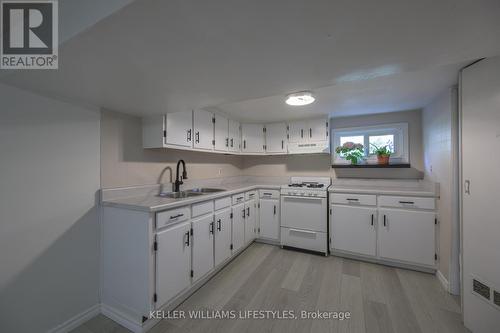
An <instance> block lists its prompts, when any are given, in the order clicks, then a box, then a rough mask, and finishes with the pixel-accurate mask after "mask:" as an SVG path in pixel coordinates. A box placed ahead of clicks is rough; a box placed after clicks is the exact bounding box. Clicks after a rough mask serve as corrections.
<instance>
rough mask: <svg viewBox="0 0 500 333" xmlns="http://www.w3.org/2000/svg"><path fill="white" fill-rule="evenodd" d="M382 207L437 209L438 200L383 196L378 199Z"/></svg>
mask: <svg viewBox="0 0 500 333" xmlns="http://www.w3.org/2000/svg"><path fill="white" fill-rule="evenodd" d="M378 203H379V206H380V207H395V208H416V209H432V210H433V209H435V207H436V200H435V199H434V198H419V197H396V196H386V195H382V196H380V197H379V198H378Z"/></svg>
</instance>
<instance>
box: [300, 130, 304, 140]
mask: <svg viewBox="0 0 500 333" xmlns="http://www.w3.org/2000/svg"><path fill="white" fill-rule="evenodd" d="M300 137H301V138H303V137H304V130H303V129H301V130H300Z"/></svg>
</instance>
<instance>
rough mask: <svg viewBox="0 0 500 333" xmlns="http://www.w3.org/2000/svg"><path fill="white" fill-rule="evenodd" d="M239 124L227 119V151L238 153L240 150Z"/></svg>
mask: <svg viewBox="0 0 500 333" xmlns="http://www.w3.org/2000/svg"><path fill="white" fill-rule="evenodd" d="M240 142H241V133H240V123H239V122H237V121H234V120H231V119H229V151H233V152H238V151H240V149H241V146H240V144H241V143H240Z"/></svg>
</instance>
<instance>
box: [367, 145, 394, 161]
mask: <svg viewBox="0 0 500 333" xmlns="http://www.w3.org/2000/svg"><path fill="white" fill-rule="evenodd" d="M371 145H372V146H373V148H375V149H374V150H373V153H374V154H375V155H377V162H378V164H382V165H387V164H389V158H390V157H391V147H390V146H389V145H385V146H376V145H374V144H373V143H372V144H371Z"/></svg>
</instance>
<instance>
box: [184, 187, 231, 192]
mask: <svg viewBox="0 0 500 333" xmlns="http://www.w3.org/2000/svg"><path fill="white" fill-rule="evenodd" d="M224 191H225V189H223V188H210V187H198V188H193V189H191V190H187V191H186V192H190V193H202V194H204V193H216V192H224Z"/></svg>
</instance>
